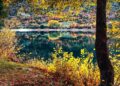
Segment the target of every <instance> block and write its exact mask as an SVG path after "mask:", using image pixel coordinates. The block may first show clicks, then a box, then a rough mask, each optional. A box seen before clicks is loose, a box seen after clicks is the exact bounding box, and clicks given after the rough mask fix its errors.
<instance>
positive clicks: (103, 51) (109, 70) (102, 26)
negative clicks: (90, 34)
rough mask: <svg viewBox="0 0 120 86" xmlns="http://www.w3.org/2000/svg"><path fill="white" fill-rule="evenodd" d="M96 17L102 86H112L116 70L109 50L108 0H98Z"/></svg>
mask: <svg viewBox="0 0 120 86" xmlns="http://www.w3.org/2000/svg"><path fill="white" fill-rule="evenodd" d="M96 17H97V18H96V41H95V48H96V56H97V62H98V67H99V69H100V79H101V80H100V86H112V85H113V84H114V70H113V66H112V64H111V62H110V59H109V53H108V48H107V29H106V0H97V16H96Z"/></svg>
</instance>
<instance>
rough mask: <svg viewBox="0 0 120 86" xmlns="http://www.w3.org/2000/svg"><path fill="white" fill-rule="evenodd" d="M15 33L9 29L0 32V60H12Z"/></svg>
mask: <svg viewBox="0 0 120 86" xmlns="http://www.w3.org/2000/svg"><path fill="white" fill-rule="evenodd" d="M15 36H16V34H15V32H12V31H11V30H10V29H6V28H4V29H2V31H1V32H0V58H4V59H5V58H10V57H11V58H13V57H14V54H15V53H16V51H15V42H16V38H15Z"/></svg>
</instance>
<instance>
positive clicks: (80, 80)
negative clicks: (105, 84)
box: [28, 48, 99, 86]
mask: <svg viewBox="0 0 120 86" xmlns="http://www.w3.org/2000/svg"><path fill="white" fill-rule="evenodd" d="M90 57H91V54H90V55H89V56H88V57H87V58H86V59H85V58H84V59H82V58H75V57H74V56H73V54H72V53H68V52H63V51H62V49H61V48H60V49H58V50H56V49H55V52H54V53H53V54H52V60H49V61H46V62H44V61H43V60H40V61H32V62H30V63H28V64H29V65H31V66H33V67H35V68H36V67H37V68H40V69H43V70H46V71H47V72H49V73H50V75H49V77H53V78H52V80H53V82H49V83H53V84H55V83H57V85H55V86H68V85H70V86H98V84H99V70H98V68H97V67H96V66H94V65H93V64H92V59H91V58H90ZM46 81H47V80H46Z"/></svg>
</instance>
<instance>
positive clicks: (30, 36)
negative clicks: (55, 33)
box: [17, 32, 94, 57]
mask: <svg viewBox="0 0 120 86" xmlns="http://www.w3.org/2000/svg"><path fill="white" fill-rule="evenodd" d="M48 34H50V33H37V32H32V33H30V32H29V33H17V35H18V37H19V45H21V46H23V49H22V50H21V52H20V53H26V54H29V56H30V57H50V56H51V53H52V52H53V48H57V47H63V50H64V51H68V52H74V55H75V56H80V50H81V49H82V48H87V49H88V50H89V51H92V50H93V48H94V40H93V38H90V37H89V36H79V34H78V33H76V35H78V37H65V36H63V37H60V38H59V39H56V40H50V39H49V38H48ZM46 52H47V53H46ZM30 53H31V54H30Z"/></svg>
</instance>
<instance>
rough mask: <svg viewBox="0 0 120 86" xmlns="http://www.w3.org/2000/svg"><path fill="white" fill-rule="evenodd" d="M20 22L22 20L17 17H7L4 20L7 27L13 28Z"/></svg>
mask: <svg viewBox="0 0 120 86" xmlns="http://www.w3.org/2000/svg"><path fill="white" fill-rule="evenodd" d="M20 24H21V22H20V21H19V20H18V19H17V18H12V19H5V20H4V26H5V28H10V29H13V28H15V27H17V26H18V25H20Z"/></svg>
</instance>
